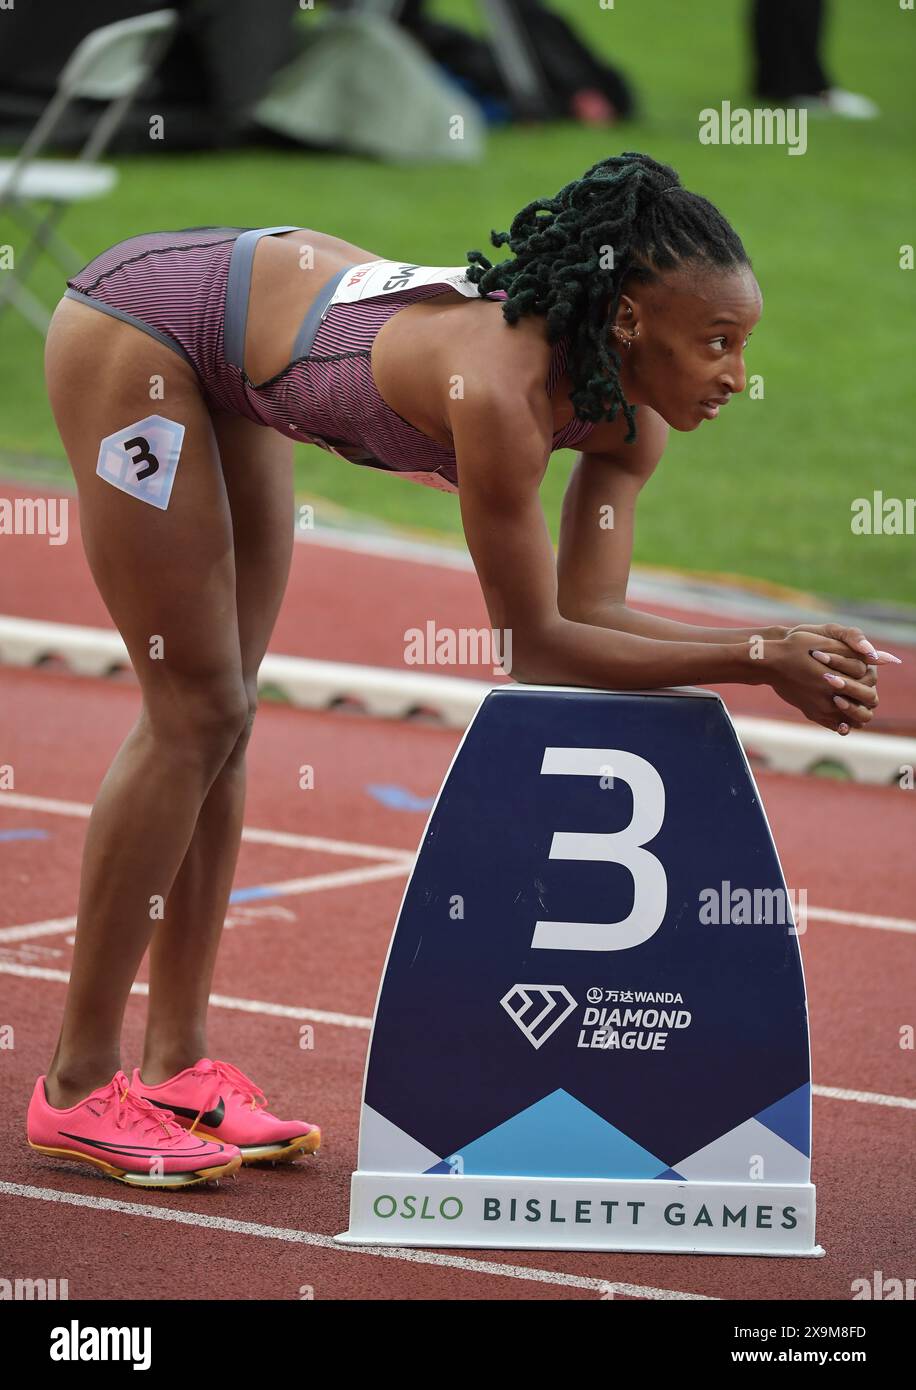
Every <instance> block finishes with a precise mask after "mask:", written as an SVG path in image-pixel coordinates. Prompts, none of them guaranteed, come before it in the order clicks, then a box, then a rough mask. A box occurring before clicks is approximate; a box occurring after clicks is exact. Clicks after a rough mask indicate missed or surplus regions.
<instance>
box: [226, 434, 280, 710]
mask: <svg viewBox="0 0 916 1390" xmlns="http://www.w3.org/2000/svg"><path fill="white" fill-rule="evenodd" d="M212 419H213V427H214V430H215V432H216V438H217V441H218V443H219V452H220V458H221V459H222V464H223V478H224V481H225V484H226V492H227V494H228V497H229V506H230V509H231V512H232V530H233V536H234V541H235V576H236V578H235V588H236V609H237V619H238V630H239V646H240V648H241V653H242V667H243V670H244V674H245V680H246V683H247V684H248V685H249V687H250V691H251V693H252V694H253V692H254V687H255V677H256V676H257V670H258V666H259V665H260V664H261V660H262V658H263V656H264V653H265V652H266V650H267V644H268V642H269V641H270V634H271V633H272V632H273V628H274V623H275V622H276V619H277V613H278V611H279V609H280V603H281V601H282V599H283V594H284V591H285V589H286V583H287V579H288V578H289V567H290V560H291V558H292V551H293V531H294V499H293V444H292V440H289V439H284V437H283V436H282V435H281V434H279V433H278V432H277V431H276V430H273V429H270V428H269V427H268V426H267V425H258V424H255V423H254V421H252V420H246V419H245V418H244V417H243V416H237V415H229V414H227V413H225V412H222V411H214V412H213V413H212Z"/></svg>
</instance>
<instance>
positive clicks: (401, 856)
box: [0, 792, 916, 940]
mask: <svg viewBox="0 0 916 1390" xmlns="http://www.w3.org/2000/svg"><path fill="white" fill-rule="evenodd" d="M4 804H6V805H8V806H17V807H19V808H20V809H22V810H29V811H46V812H48V813H49V814H52V815H59V816H79V817H81V818H83V819H85V818H87V817H88V816H89V814H90V812H91V810H92V807H91V805H89V804H87V803H84V802H80V801H54V800H51V799H49V798H47V797H40V796H25V795H21V794H20V793H19V792H0V808H2V807H3V805H4ZM242 839H243V840H245V841H247V842H248V843H250V844H255V845H277V846H280V847H285V848H287V849H310V850H315V851H317V852H319V853H324V854H341V855H352V856H353V858H354V859H360V858H363V859H383V860H385V861H386V862H387V863H390V864H394V863H397V864H402V865H405V866H407V867H410V866H411V865H412V864H413V863H414V860H415V859H416V855H415V853H414V852H413V851H411V850H405V849H393V848H391V847H388V848H386V847H384V846H382V845H365V844H360V843H359V842H357V841H352V842H351V841H349V840H331V839H325V838H323V837H321V836H319V835H295V834H293V833H291V832H290V831H285V830H259V829H257V828H256V827H254V826H246V827H245V828H244V830H243V831H242ZM304 891H307V890H304ZM805 910H806V912H807V915H808V917H809V918H811V920H812V921H819V922H841V923H843V924H844V925H846V926H852V927H877V928H879V929H881V930H883V931H897V932H905V933H907V934H908V935H916V921H911V920H910V919H909V918H907V917H877V916H874V915H871V914H868V913H863V912H844V911H843V910H842V909H840V908H834V907H807V908H806V909H805ZM62 920H64V919H62ZM66 920H69V919H66ZM7 930H10V929H9V928H7ZM13 930H18V928H13ZM37 934H38V935H52V934H53V933H52V932H51V931H50V930H49V931H47V932H41V933H37ZM3 939H4V938H3V935H2V932H0V940H3ZM9 939H10V940H21V939H25V938H19V937H16V938H9Z"/></svg>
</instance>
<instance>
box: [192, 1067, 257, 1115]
mask: <svg viewBox="0 0 916 1390" xmlns="http://www.w3.org/2000/svg"><path fill="white" fill-rule="evenodd" d="M193 1071H194V1074H195V1076H212V1077H215V1078H216V1088H215V1090H214V1092H213V1097H212V1099H211V1102H210V1104H211V1105H212V1103H213V1102H214V1101H216V1100H218V1099H219V1092H220V1090H221V1089H222V1086H221V1083H222V1082H225V1083H226V1084H228V1085H229V1086H231V1087H232V1088H233V1089H234V1090H236V1091H238V1092H239V1093H240V1094H241V1095H242V1096H243V1097H244V1098H245V1101H246V1102H247V1103H248V1104H249V1105H250V1107H251V1109H252V1110H258V1109H260V1108H261V1107H262V1106H265V1105H266V1104H267V1097H266V1096H265V1094H264V1092H263V1091H262V1090H261V1089H260V1087H258V1086H256V1085H255V1084H254V1082H253V1081H252V1080H251V1077H249V1076H246V1075H245V1073H244V1072H243V1071H239V1069H238V1067H234V1066H233V1065H232V1063H231V1062H210V1063H209V1065H208V1066H206V1067H194V1068H193Z"/></svg>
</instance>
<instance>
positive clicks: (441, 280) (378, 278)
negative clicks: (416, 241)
mask: <svg viewBox="0 0 916 1390" xmlns="http://www.w3.org/2000/svg"><path fill="white" fill-rule="evenodd" d="M417 285H447V286H448V287H449V288H450V289H453V290H457V291H458V293H459V294H463V295H465V296H466V297H467V298H468V299H477V298H479V292H478V289H477V286H476V285H475V284H474V283H473V282H472V281H470V280H469V279H468V276H467V266H460V265H411V264H409V263H407V262H404V261H366V262H365V264H364V265H354V266H351V268H350V272H349V274H347V275H345V276H344V277H343V279H342V280H341V282H340V284H339V285H338V286H337V288H336V289H335V291H334V293H333V295H332V296H331V299H330V300H329V304H328V307H330V305H331V304H353V303H355V301H356V300H358V299H376V298H378V297H379V296H380V295H384V294H400V293H401V292H402V291H403V290H412V289H414V288H415V287H416V286H417Z"/></svg>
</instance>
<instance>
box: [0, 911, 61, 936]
mask: <svg viewBox="0 0 916 1390" xmlns="http://www.w3.org/2000/svg"><path fill="white" fill-rule="evenodd" d="M75 926H76V918H75V917H54V918H52V919H51V920H50V921H48V922H26V923H25V924H24V925H23V926H21V927H0V942H2V941H32V940H34V939H35V937H38V936H62V935H63V933H64V932H68V931H73V928H74V927H75Z"/></svg>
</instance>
